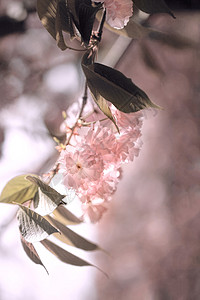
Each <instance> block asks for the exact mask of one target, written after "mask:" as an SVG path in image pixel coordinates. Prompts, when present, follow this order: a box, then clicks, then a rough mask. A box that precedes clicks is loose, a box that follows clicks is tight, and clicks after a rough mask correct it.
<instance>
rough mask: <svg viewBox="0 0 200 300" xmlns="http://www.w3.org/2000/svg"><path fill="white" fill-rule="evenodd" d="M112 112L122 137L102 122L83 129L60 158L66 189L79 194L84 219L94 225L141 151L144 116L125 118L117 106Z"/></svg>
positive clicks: (133, 114)
mask: <svg viewBox="0 0 200 300" xmlns="http://www.w3.org/2000/svg"><path fill="white" fill-rule="evenodd" d="M111 111H112V114H113V116H114V117H115V119H116V122H117V125H118V127H119V130H120V134H119V133H118V132H117V131H116V130H113V126H112V123H111V121H109V122H108V123H107V125H106V126H103V125H104V123H101V122H100V121H98V122H96V123H91V124H90V126H89V127H83V126H80V127H79V129H78V131H77V134H78V135H76V136H75V137H73V143H71V145H68V146H67V147H66V149H63V150H62V151H61V154H60V158H59V162H60V163H61V165H62V172H63V182H64V185H65V186H69V187H73V188H74V189H75V190H76V194H77V196H78V197H79V199H80V204H81V205H82V210H83V213H84V216H83V217H84V218H85V219H87V218H89V219H90V220H91V221H92V222H97V221H98V220H99V219H100V218H101V216H102V214H103V213H104V212H105V211H106V209H107V208H106V206H107V202H108V201H110V200H111V197H112V195H113V193H114V192H115V190H116V188H117V184H118V182H119V179H120V174H121V166H122V164H123V163H125V162H129V161H132V160H133V159H134V157H136V156H138V154H139V151H140V148H141V142H140V136H141V126H142V122H143V117H142V113H140V112H137V113H130V114H125V113H122V112H120V111H119V110H117V109H116V108H115V107H114V106H111ZM90 118H91V116H90ZM102 124H103V125H102ZM108 124H110V127H109V125H108Z"/></svg>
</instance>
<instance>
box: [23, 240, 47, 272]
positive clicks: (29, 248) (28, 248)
mask: <svg viewBox="0 0 200 300" xmlns="http://www.w3.org/2000/svg"><path fill="white" fill-rule="evenodd" d="M21 243H22V246H23V248H24V251H25V252H26V254H27V256H28V257H29V258H30V259H31V260H32V261H33V262H34V263H35V264H38V265H41V266H43V267H44V268H45V266H44V265H43V263H42V261H41V259H40V257H39V255H38V253H37V251H36V250H35V247H34V246H33V244H32V243H29V242H27V241H26V240H25V239H24V238H23V236H21ZM45 270H46V272H47V274H48V271H47V269H46V268H45Z"/></svg>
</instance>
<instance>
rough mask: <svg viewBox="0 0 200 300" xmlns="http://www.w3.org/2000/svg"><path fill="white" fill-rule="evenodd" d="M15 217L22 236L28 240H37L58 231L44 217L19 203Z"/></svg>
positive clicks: (31, 241)
mask: <svg viewBox="0 0 200 300" xmlns="http://www.w3.org/2000/svg"><path fill="white" fill-rule="evenodd" d="M19 206H20V208H19V211H18V214H17V218H18V221H19V230H20V232H21V235H22V236H23V238H24V239H25V240H26V241H27V242H29V243H34V242H39V241H41V240H43V239H45V238H47V237H48V236H49V235H50V234H52V233H55V232H58V230H57V229H56V228H55V227H53V226H52V225H51V224H50V223H49V222H48V221H47V220H46V219H45V218H43V217H42V216H41V215H39V214H37V213H36V212H34V211H33V210H31V209H30V208H28V207H25V206H23V205H19Z"/></svg>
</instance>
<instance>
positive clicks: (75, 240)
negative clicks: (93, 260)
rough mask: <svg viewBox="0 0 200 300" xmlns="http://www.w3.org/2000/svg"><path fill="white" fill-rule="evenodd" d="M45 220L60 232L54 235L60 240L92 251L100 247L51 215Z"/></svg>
mask: <svg viewBox="0 0 200 300" xmlns="http://www.w3.org/2000/svg"><path fill="white" fill-rule="evenodd" d="M47 220H48V221H49V222H50V223H51V224H52V225H54V226H55V227H56V228H58V230H59V231H60V233H61V234H57V233H55V234H54V236H56V237H57V238H58V239H59V240H61V241H62V242H64V243H66V244H68V245H71V246H75V247H77V248H80V249H83V250H86V251H94V250H98V249H100V248H99V247H98V246H97V245H96V244H94V243H92V242H90V241H88V240H87V239H85V238H83V237H82V236H80V235H79V234H77V233H76V232H74V231H73V230H71V229H70V228H68V227H66V226H64V225H63V224H62V223H60V222H59V221H57V220H55V219H53V218H52V217H50V216H48V217H47Z"/></svg>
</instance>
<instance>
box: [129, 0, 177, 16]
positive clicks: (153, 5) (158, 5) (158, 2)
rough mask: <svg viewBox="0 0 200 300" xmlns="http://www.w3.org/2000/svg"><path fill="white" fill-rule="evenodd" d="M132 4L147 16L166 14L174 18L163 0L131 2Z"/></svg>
mask: <svg viewBox="0 0 200 300" xmlns="http://www.w3.org/2000/svg"><path fill="white" fill-rule="evenodd" d="M133 3H134V4H135V5H136V6H137V7H138V8H139V9H140V10H142V11H144V12H146V13H147V14H154V13H168V14H170V15H171V16H172V17H173V18H175V17H174V15H173V13H172V12H171V10H170V9H169V7H168V6H167V4H166V2H165V1H164V0H133Z"/></svg>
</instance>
